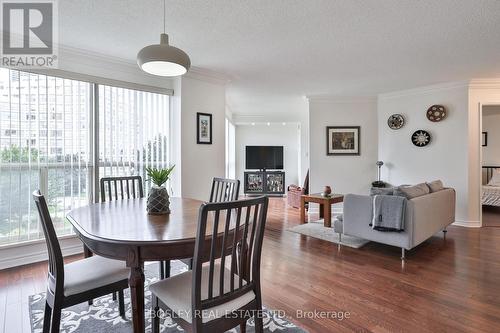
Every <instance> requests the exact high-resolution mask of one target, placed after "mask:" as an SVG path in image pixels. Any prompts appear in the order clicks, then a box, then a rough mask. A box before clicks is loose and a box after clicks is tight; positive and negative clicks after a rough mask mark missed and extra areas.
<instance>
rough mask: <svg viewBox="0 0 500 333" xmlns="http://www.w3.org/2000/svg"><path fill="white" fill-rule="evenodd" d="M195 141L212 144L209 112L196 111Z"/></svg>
mask: <svg viewBox="0 0 500 333" xmlns="http://www.w3.org/2000/svg"><path fill="white" fill-rule="evenodd" d="M196 143H199V144H206V145H211V144H212V115H211V114H210V113H201V112H198V113H196Z"/></svg>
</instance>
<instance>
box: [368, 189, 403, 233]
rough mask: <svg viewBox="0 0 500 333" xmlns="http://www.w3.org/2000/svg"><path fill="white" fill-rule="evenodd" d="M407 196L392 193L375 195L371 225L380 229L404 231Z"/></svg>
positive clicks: (375, 228)
mask: <svg viewBox="0 0 500 333" xmlns="http://www.w3.org/2000/svg"><path fill="white" fill-rule="evenodd" d="M405 207H406V198H404V197H400V196H392V195H375V196H374V197H373V219H372V223H371V224H370V226H371V227H372V228H373V229H374V230H378V231H397V232H401V231H404V216H405Z"/></svg>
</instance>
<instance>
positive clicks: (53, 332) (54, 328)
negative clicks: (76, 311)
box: [50, 306, 62, 333]
mask: <svg viewBox="0 0 500 333" xmlns="http://www.w3.org/2000/svg"><path fill="white" fill-rule="evenodd" d="M61 310H62V309H61V308H60V307H57V306H54V308H53V309H52V319H51V321H50V333H59V328H60V326H61Z"/></svg>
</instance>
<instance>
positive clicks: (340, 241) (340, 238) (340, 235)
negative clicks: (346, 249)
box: [339, 232, 342, 243]
mask: <svg viewBox="0 0 500 333" xmlns="http://www.w3.org/2000/svg"><path fill="white" fill-rule="evenodd" d="M339 243H342V234H341V233H340V232H339Z"/></svg>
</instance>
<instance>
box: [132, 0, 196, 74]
mask: <svg viewBox="0 0 500 333" xmlns="http://www.w3.org/2000/svg"><path fill="white" fill-rule="evenodd" d="M165 12H166V4H165V0H163V33H162V34H161V35H160V44H153V45H149V46H146V47H145V48H143V49H142V50H140V51H139V53H137V64H138V65H139V67H140V68H141V69H142V70H143V71H145V72H146V73H149V74H153V75H158V76H180V75H183V74H186V73H187V71H188V70H189V67H191V60H190V59H189V56H188V55H187V54H186V52H184V51H182V50H181V49H179V48H177V47H174V46H171V45H169V44H168V35H167V34H166V32H165V31H166V20H165Z"/></svg>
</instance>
